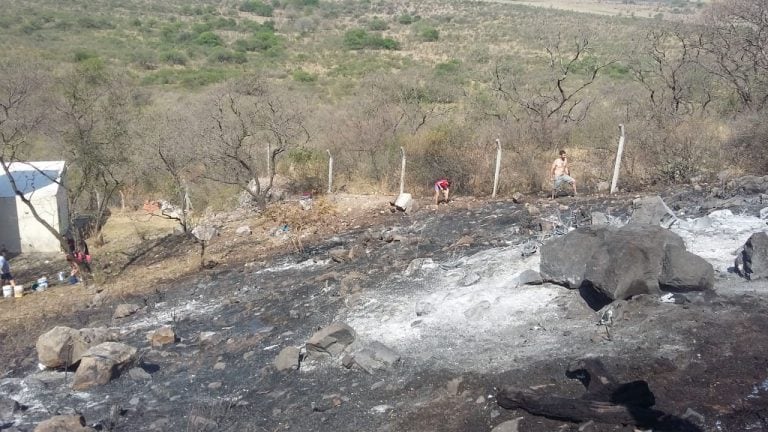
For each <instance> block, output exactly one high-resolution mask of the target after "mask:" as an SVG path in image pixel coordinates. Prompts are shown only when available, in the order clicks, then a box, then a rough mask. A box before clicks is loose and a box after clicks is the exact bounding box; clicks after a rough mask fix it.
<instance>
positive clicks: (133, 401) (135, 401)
mask: <svg viewBox="0 0 768 432" xmlns="http://www.w3.org/2000/svg"><path fill="white" fill-rule="evenodd" d="M140 403H141V399H139V398H138V397H132V398H131V400H129V401H128V404H129V405H133V406H136V405H138V404H140Z"/></svg>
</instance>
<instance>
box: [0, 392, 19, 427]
mask: <svg viewBox="0 0 768 432" xmlns="http://www.w3.org/2000/svg"><path fill="white" fill-rule="evenodd" d="M20 409H21V406H20V405H19V403H18V402H16V401H15V400H13V399H11V398H6V397H0V422H5V421H8V420H11V419H13V415H14V414H16V413H17V412H19V410H20Z"/></svg>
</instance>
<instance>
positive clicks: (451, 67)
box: [435, 59, 461, 76]
mask: <svg viewBox="0 0 768 432" xmlns="http://www.w3.org/2000/svg"><path fill="white" fill-rule="evenodd" d="M460 67H461V62H460V61H459V60H456V59H452V60H449V61H447V62H444V63H438V64H437V65H435V75H439V76H445V75H455V74H456V73H457V72H458V71H459V68H460Z"/></svg>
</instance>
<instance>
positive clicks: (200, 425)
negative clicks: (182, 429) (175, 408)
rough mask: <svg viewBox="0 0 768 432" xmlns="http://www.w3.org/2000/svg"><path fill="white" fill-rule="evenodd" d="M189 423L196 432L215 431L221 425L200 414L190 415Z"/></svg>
mask: <svg viewBox="0 0 768 432" xmlns="http://www.w3.org/2000/svg"><path fill="white" fill-rule="evenodd" d="M188 424H189V429H190V430H193V431H196V432H208V431H215V430H217V429H218V427H219V425H218V423H216V422H215V421H213V420H211V419H208V418H205V417H202V416H198V415H191V416H189V417H188Z"/></svg>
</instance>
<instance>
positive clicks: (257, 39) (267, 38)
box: [234, 30, 283, 54]
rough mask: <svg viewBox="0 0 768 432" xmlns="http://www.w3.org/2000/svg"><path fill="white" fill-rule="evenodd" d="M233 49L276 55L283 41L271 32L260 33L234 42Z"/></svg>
mask: <svg viewBox="0 0 768 432" xmlns="http://www.w3.org/2000/svg"><path fill="white" fill-rule="evenodd" d="M234 45H235V49H237V50H238V51H257V52H262V53H270V54H277V53H279V52H280V50H281V48H282V45H283V40H282V38H281V37H280V36H278V35H276V34H274V33H272V32H271V31H266V30H263V31H260V32H257V33H256V34H254V35H253V36H251V37H249V38H246V39H238V40H237V41H235V44H234Z"/></svg>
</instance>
